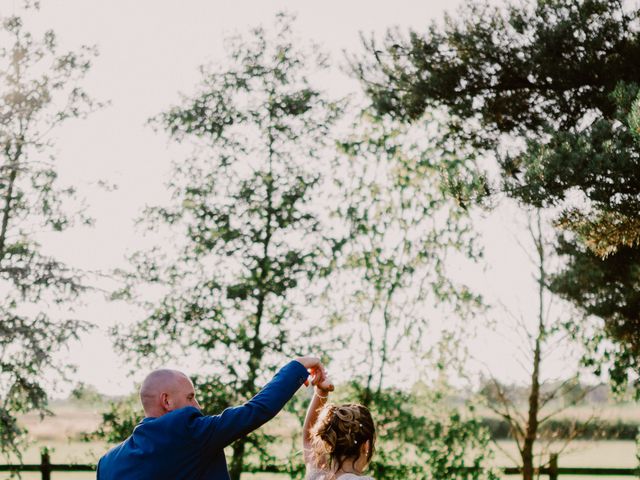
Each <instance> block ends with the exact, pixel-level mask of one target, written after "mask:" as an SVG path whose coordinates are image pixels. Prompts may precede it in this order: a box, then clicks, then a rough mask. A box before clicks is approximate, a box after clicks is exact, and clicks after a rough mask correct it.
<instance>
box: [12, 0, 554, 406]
mask: <svg viewBox="0 0 640 480" xmlns="http://www.w3.org/2000/svg"><path fill="white" fill-rule="evenodd" d="M460 3H461V2H460V1H459V0H447V1H439V0H427V1H424V0H395V1H389V0H375V1H373V0H366V1H365V0H342V1H335V0H328V1H324V2H303V1H300V0H298V1H265V0H254V1H238V0H236V1H234V2H213V1H195V0H183V1H180V2H178V1H168V0H153V1H151V0H134V1H132V0H128V1H125V0H110V1H104V0H102V1H97V0H42V9H41V11H40V13H39V14H38V15H37V17H36V18H34V19H32V20H33V21H32V22H30V23H28V24H27V27H30V26H34V25H38V27H37V28H42V27H46V28H53V29H54V30H55V31H56V32H57V34H58V36H59V39H60V42H61V44H62V45H63V46H65V47H67V48H74V47H77V46H79V45H81V44H96V45H97V46H98V48H99V51H100V56H99V57H98V58H96V60H95V61H94V66H93V68H92V70H91V71H90V73H89V75H88V78H87V80H86V82H85V83H84V85H85V87H86V89H87V90H88V91H89V92H90V93H91V94H92V95H93V96H94V97H95V98H97V99H99V100H103V101H109V102H111V104H110V106H108V107H106V108H105V109H103V110H102V111H99V112H97V113H95V114H93V115H91V116H90V117H89V118H88V119H87V120H82V121H74V122H72V123H69V124H68V125H67V126H66V127H64V128H63V129H61V130H59V131H58V132H57V134H56V144H57V152H58V159H59V165H60V173H61V179H62V181H63V182H65V183H74V184H78V185H79V186H80V189H81V192H82V193H83V194H84V195H85V197H86V199H87V201H88V203H89V204H90V205H91V206H92V208H91V213H92V215H93V216H94V217H95V219H96V221H97V223H96V226H95V227H94V228H85V229H81V230H78V229H76V230H73V231H70V232H66V233H65V234H64V237H63V238H48V237H47V239H46V240H47V248H48V249H49V250H50V251H52V252H53V253H55V254H56V255H58V256H59V257H60V258H61V259H63V260H65V261H67V262H69V263H70V264H72V265H75V266H78V267H81V268H84V269H88V270H110V269H112V268H114V267H117V266H121V265H124V262H123V259H124V257H125V255H126V253H127V252H129V253H131V252H133V251H135V250H136V249H137V248H140V247H141V246H144V240H143V239H141V238H140V235H139V233H137V232H136V231H135V230H134V227H133V219H134V218H135V217H136V216H138V215H139V213H140V212H141V210H142V208H143V207H144V206H145V205H146V204H150V205H153V204H158V203H161V202H162V201H163V200H165V199H166V197H167V192H166V189H165V186H164V182H165V181H166V180H167V178H168V174H169V164H170V161H171V160H172V159H174V160H175V159H176V158H175V156H172V152H171V149H170V148H169V145H168V141H167V139H166V136H165V135H163V134H161V133H160V134H156V133H154V132H153V131H152V130H151V129H150V128H149V127H147V126H145V122H146V120H147V119H148V118H149V117H150V116H152V115H154V114H157V113H159V112H160V111H162V110H164V109H166V108H167V107H168V106H170V105H171V104H173V103H175V102H176V101H177V99H178V93H179V92H184V93H189V92H190V91H192V90H193V86H194V85H195V84H196V83H197V81H198V79H199V74H198V70H197V67H198V66H199V65H201V64H205V63H208V62H209V61H212V60H213V61H215V60H224V51H223V39H224V38H225V37H226V36H228V35H229V34H232V33H235V32H246V31H247V30H248V29H249V28H250V27H253V26H255V25H257V24H260V23H262V24H265V25H266V26H268V25H270V24H271V23H272V19H273V17H274V14H275V13H276V12H278V11H281V10H286V11H288V12H292V13H296V14H297V16H298V21H297V24H296V29H297V32H298V33H299V34H300V35H301V36H303V37H304V38H308V39H310V40H314V41H316V42H319V43H320V44H322V45H323V46H324V48H325V49H326V50H327V51H329V52H330V53H332V55H333V60H334V63H335V62H336V61H337V62H343V57H342V53H341V52H342V50H345V49H346V50H348V51H350V52H354V51H359V50H360V48H361V47H360V40H359V35H360V32H364V33H367V34H368V33H371V32H373V33H375V34H376V35H377V36H381V35H382V34H383V33H384V31H385V30H386V29H387V28H389V27H393V26H399V27H401V28H402V29H406V28H408V27H413V28H416V29H421V28H424V27H425V26H426V25H428V23H429V22H430V21H431V19H433V18H441V16H442V13H443V12H444V10H445V9H449V10H451V9H453V8H455V7H456V6H457V5H459V4H460ZM0 5H1V6H2V11H1V13H2V14H9V13H11V12H12V11H13V10H14V9H15V8H17V7H16V5H20V2H19V1H17V0H15V1H14V0H0ZM326 88H327V89H329V90H332V91H335V92H339V93H345V92H348V91H350V90H353V89H354V88H356V85H355V83H354V82H353V81H352V80H349V79H347V78H346V77H345V76H344V75H341V74H338V73H336V75H335V78H334V79H333V80H332V84H331V85H327V86H326ZM97 180H106V181H108V182H112V183H115V184H117V185H118V190H116V191H115V192H104V191H101V190H100V189H98V188H96V186H95V182H96V181H97ZM516 214H517V213H516V211H515V210H514V209H510V208H502V209H500V210H499V211H497V212H495V213H493V214H491V215H490V216H489V217H488V218H487V219H484V220H482V221H479V228H480V229H481V232H482V233H483V236H484V242H485V244H486V247H487V251H486V263H487V264H488V265H489V266H490V267H489V268H488V269H487V270H486V271H484V272H483V271H481V270H480V269H475V270H468V271H467V270H464V271H458V272H457V276H459V277H460V278H463V279H465V280H468V281H469V282H470V283H471V284H472V285H475V286H477V288H478V289H479V290H481V291H483V292H484V293H485V294H486V295H487V297H488V299H489V301H491V297H492V296H493V298H494V299H495V298H498V297H499V298H501V299H503V301H504V303H507V304H508V305H509V306H510V309H512V310H514V311H516V312H518V311H520V312H522V313H523V314H524V315H525V316H526V315H528V316H531V314H532V312H534V311H535V295H534V294H533V292H534V291H533V284H532V281H531V273H530V272H531V268H530V265H529V264H528V263H527V261H526V258H525V256H524V254H523V253H522V252H521V250H520V248H519V247H518V245H517V242H516V241H515V240H514V236H518V235H522V229H521V228H520V226H518V224H517V222H515V221H514V216H515V215H516ZM79 314H80V315H81V316H84V318H86V319H87V320H90V321H92V322H95V323H96V324H98V325H99V328H98V330H96V331H95V332H94V333H92V334H90V335H87V336H85V337H84V338H83V339H82V342H79V343H74V344H73V345H71V347H70V351H69V352H68V353H67V354H66V357H67V358H69V359H71V360H72V361H73V362H74V363H75V364H77V365H78V372H77V374H75V375H74V379H76V380H78V381H83V382H86V383H89V384H92V385H95V386H96V387H97V388H98V389H99V390H100V391H102V392H105V393H109V394H121V393H126V392H129V391H130V390H131V388H132V385H133V381H134V380H138V381H139V380H140V379H141V377H142V376H144V373H145V372H140V374H139V375H137V376H136V377H135V378H131V377H127V376H126V375H125V371H126V367H125V365H123V363H122V361H121V360H120V358H119V357H118V356H117V355H116V354H115V353H114V352H113V350H112V348H111V342H110V339H109V338H108V337H107V335H106V331H107V329H108V327H109V326H110V325H113V323H114V322H115V321H121V320H122V319H123V318H125V319H126V318H127V316H133V312H132V311H131V310H129V309H128V308H127V307H125V306H122V305H116V304H112V303H108V302H105V301H104V300H102V299H101V297H100V296H99V295H93V296H90V297H88V298H87V305H86V306H85V307H83V308H82V309H81V310H80V311H79ZM507 343H508V342H507V341H505V340H504V339H502V337H501V336H499V335H498V336H495V335H494V336H492V335H490V334H489V333H486V332H485V333H483V334H482V336H481V337H478V338H475V339H470V340H469V345H470V348H472V350H474V352H475V353H476V355H478V356H479V357H482V359H483V361H486V362H487V363H488V364H490V365H491V367H492V369H493V370H494V371H495V372H496V373H497V374H498V375H499V376H500V377H502V378H505V379H522V378H523V374H522V372H521V371H520V370H519V368H518V367H517V365H515V364H514V362H513V361H510V360H509V358H510V355H512V354H513V353H512V352H513V350H512V349H511V348H510V347H508V346H507ZM488 345H489V346H490V348H487V346H488ZM505 359H507V360H506V361H505ZM557 365H559V364H557ZM172 366H175V367H178V368H184V369H185V370H187V371H188V372H191V373H193V372H195V370H196V368H194V366H193V365H180V364H179V363H176V364H175V365H172Z"/></svg>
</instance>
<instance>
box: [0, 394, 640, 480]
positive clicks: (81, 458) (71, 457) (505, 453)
mask: <svg viewBox="0 0 640 480" xmlns="http://www.w3.org/2000/svg"><path fill="white" fill-rule="evenodd" d="M101 410H102V407H87V406H79V405H67V404H63V405H55V406H54V407H53V411H54V412H55V414H56V415H55V416H54V417H50V418H46V419H44V420H40V418H39V417H38V416H36V415H27V416H25V417H23V418H22V422H23V423H24V424H25V425H26V426H27V427H28V428H29V430H30V432H31V434H32V437H33V438H34V443H33V444H32V445H31V446H30V447H29V448H27V449H26V450H25V451H24V452H23V458H24V462H25V463H39V461H40V449H41V448H42V447H45V446H46V447H47V448H49V449H50V451H51V461H52V463H95V462H96V460H97V459H98V458H99V457H100V456H101V455H102V454H103V453H104V452H105V451H106V450H107V449H108V446H107V445H106V444H104V443H100V442H91V443H86V442H81V441H79V435H80V434H81V433H83V432H88V431H92V430H93V429H95V427H96V426H97V425H98V423H99V421H100V411H101ZM608 413H609V414H611V415H613V416H612V418H620V417H625V418H638V417H633V415H636V414H640V409H638V408H631V407H624V408H623V407H620V408H619V409H618V411H616V412H615V413H618V414H619V415H614V414H613V413H612V412H608ZM573 414H574V415H575V416H582V415H586V413H584V412H582V411H576V412H573ZM627 416H628V417H627ZM268 427H269V430H270V432H269V433H272V434H275V435H277V436H281V435H285V436H286V435H290V432H291V431H292V429H296V428H299V424H298V422H297V421H296V420H295V419H293V418H282V417H280V418H279V419H277V420H276V421H275V422H273V423H271V424H270V425H269V426H268ZM280 448H282V447H280ZM558 448H560V444H557V445H552V446H551V450H557V449H558ZM283 452H286V449H285V450H283ZM517 458H518V453H517V449H516V446H515V444H514V443H513V442H511V441H508V440H501V441H499V442H498V443H497V445H496V447H495V459H494V464H495V465H496V466H500V467H505V466H514V465H515V464H516V463H515V460H516V459H517ZM637 465H638V460H637V458H636V445H635V442H632V441H584V440H576V441H574V442H572V443H571V444H570V446H569V447H568V448H567V449H566V450H565V451H563V452H562V453H561V455H560V458H559V466H560V467H617V468H634V467H636V466H637ZM9 478H10V477H9V475H8V474H2V473H0V480H5V479H9ZM22 478H23V479H24V480H40V478H41V477H40V474H38V473H24V474H23V475H22ZM507 478H509V479H513V480H515V479H517V478H518V477H517V476H510V477H507ZM605 478H606V477H593V478H589V477H585V476H583V477H580V480H596V479H598V480H605ZM611 478H613V477H611ZM619 478H624V477H619ZM630 478H632V477H626V479H627V480H630ZM89 479H95V473H81V472H78V473H62V472H61V473H53V474H52V480H89ZM562 479H563V480H577V477H576V478H573V479H572V477H570V476H563V477H562ZM243 480H286V477H284V476H282V475H271V474H254V475H249V474H247V475H244V476H243Z"/></svg>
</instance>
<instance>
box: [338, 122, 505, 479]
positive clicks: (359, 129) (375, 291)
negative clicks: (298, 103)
mask: <svg viewBox="0 0 640 480" xmlns="http://www.w3.org/2000/svg"><path fill="white" fill-rule="evenodd" d="M423 129H426V130H427V131H430V132H432V133H433V137H431V136H429V138H425V137H424V135H423ZM439 138H440V137H439V135H438V123H437V122H436V121H435V120H434V119H433V118H426V117H425V118H424V119H423V120H422V122H421V123H420V125H419V126H416V127H414V128H408V127H406V126H404V125H401V124H398V123H397V122H392V121H389V120H388V119H383V118H381V117H379V116H376V115H375V114H374V112H371V111H364V112H362V113H361V115H360V116H359V117H358V119H357V120H356V122H355V124H354V125H353V127H352V131H351V134H350V135H349V136H348V137H347V138H345V139H343V140H342V141H340V142H339V147H340V154H339V156H338V158H337V160H336V168H335V171H338V172H340V175H339V176H338V177H337V178H336V183H337V187H338V191H339V199H340V200H339V201H338V202H337V203H336V217H337V218H339V219H340V220H342V222H344V225H345V227H346V231H347V234H346V240H345V242H344V244H343V245H342V248H341V249H340V251H339V252H338V254H337V255H336V270H335V272H334V273H335V275H334V281H335V286H334V289H333V291H332V293H331V301H332V305H334V308H335V310H336V312H335V315H334V319H335V320H336V323H337V328H338V329H339V331H341V332H343V335H344V336H345V337H349V340H350V341H349V343H348V345H349V350H350V351H352V352H353V358H352V359H351V360H352V362H353V365H354V366H353V374H351V375H350V376H351V381H352V382H351V383H352V387H353V392H349V393H350V399H351V401H353V399H354V397H355V398H356V399H357V400H358V401H360V402H361V403H363V404H365V405H367V406H368V407H369V408H370V409H371V410H372V411H373V413H374V417H375V418H376V420H377V424H378V427H379V432H378V433H379V437H380V441H379V442H378V446H377V448H376V458H375V460H374V463H373V464H372V467H371V468H372V470H373V476H374V477H375V478H379V479H386V478H400V477H404V478H406V477H410V478H425V477H434V478H484V477H491V475H492V474H491V472H488V471H486V470H485V469H483V468H482V466H484V465H483V463H484V462H483V460H485V458H486V455H487V450H488V448H487V442H488V437H487V436H486V435H485V434H484V433H483V431H482V427H481V425H480V423H479V422H478V421H477V420H476V419H474V418H470V417H469V413H470V412H469V411H466V412H465V414H464V416H461V415H460V412H459V411H458V409H456V408H450V407H449V408H446V407H444V405H443V404H444V403H446V400H445V396H446V395H445V392H444V391H443V390H442V389H441V388H437V387H436V388H434V389H433V390H431V391H430V392H429V393H428V394H426V395H424V396H418V395H417V394H410V393H407V392H402V391H400V390H398V389H396V388H393V387H392V385H393V384H394V383H396V382H398V381H399V380H401V377H402V372H403V371H405V372H406V371H411V372H413V373H415V370H416V369H417V370H419V371H420V372H426V371H431V372H434V371H439V368H438V366H437V364H438V361H441V360H443V358H432V356H431V355H430V350H431V349H436V350H437V346H438V340H437V339H438V337H441V342H444V341H445V340H444V338H448V337H449V336H450V335H454V336H455V335H456V332H457V333H460V332H461V331H462V330H463V329H465V330H467V331H468V329H469V325H468V324H465V320H468V318H466V317H465V313H467V312H468V311H469V310H473V309H475V307H477V306H478V304H479V302H480V299H479V298H478V297H477V296H476V295H473V294H472V293H471V292H470V290H469V289H468V288H467V287H466V286H465V285H462V284H459V283H457V282H455V281H454V280H452V278H451V272H449V271H448V269H447V259H451V258H452V257H455V256H459V257H461V258H467V257H471V259H472V260H475V259H477V257H479V255H480V252H479V251H478V250H477V248H476V246H475V242H474V240H475V238H474V232H473V229H472V228H471V222H470V219H469V216H468V212H467V211H466V209H465V208H463V207H461V206H460V205H459V204H458V203H457V202H456V200H455V198H454V197H453V195H452V194H451V189H452V186H451V181H453V180H455V181H458V179H459V178H460V177H465V178H466V179H467V183H473V180H474V178H473V175H474V173H475V172H474V158H473V157H465V156H462V155H460V152H457V151H455V150H452V146H451V145H447V144H446V143H439ZM456 188H460V189H462V188H468V186H467V185H466V183H465V184H462V183H460V184H459V186H457V187H456ZM460 193H461V192H460ZM438 317H448V318H454V317H459V318H460V321H459V322H456V321H455V320H453V319H451V320H449V321H448V322H446V324H441V323H440V324H439V322H438V321H437V320H436V318H438ZM345 360H346V359H344V360H342V362H344V361H345ZM412 361H413V364H414V368H407V366H408V364H409V365H410V364H411V363H412ZM440 369H441V370H444V369H445V367H444V366H443V364H442V363H440ZM442 375H445V373H444V372H442ZM412 380H413V381H415V380H416V378H415V377H414V378H413V379H412ZM430 381H433V382H434V383H436V382H437V380H434V379H430ZM399 445H401V448H398V446H399ZM471 452H473V453H471ZM440 453H441V454H440ZM471 464H473V465H475V466H477V467H478V469H477V470H474V471H469V470H467V469H466V467H468V466H469V465H471Z"/></svg>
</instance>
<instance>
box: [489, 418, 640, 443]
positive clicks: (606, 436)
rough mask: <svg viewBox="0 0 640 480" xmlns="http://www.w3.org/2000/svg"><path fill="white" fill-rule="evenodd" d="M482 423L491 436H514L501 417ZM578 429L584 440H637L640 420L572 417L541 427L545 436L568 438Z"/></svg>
mask: <svg viewBox="0 0 640 480" xmlns="http://www.w3.org/2000/svg"><path fill="white" fill-rule="evenodd" d="M482 424H483V425H484V426H486V427H487V428H488V429H489V432H490V433H491V436H492V437H493V438H494V439H496V440H499V439H507V438H512V436H511V434H510V432H509V425H508V423H507V422H506V421H505V420H503V419H499V418H487V417H485V418H483V419H482ZM575 431H577V432H578V433H577V435H576V436H575V438H576V439H583V440H635V439H636V437H637V435H638V432H640V421H638V422H636V421H629V420H627V421H623V420H615V421H612V420H602V419H595V420H591V421H589V422H585V421H584V420H575V419H570V418H558V419H550V420H548V421H546V422H545V423H544V424H543V425H542V426H541V427H540V429H539V434H540V435H541V436H544V437H547V438H548V437H552V436H553V437H556V438H568V437H569V436H570V435H571V434H572V432H575Z"/></svg>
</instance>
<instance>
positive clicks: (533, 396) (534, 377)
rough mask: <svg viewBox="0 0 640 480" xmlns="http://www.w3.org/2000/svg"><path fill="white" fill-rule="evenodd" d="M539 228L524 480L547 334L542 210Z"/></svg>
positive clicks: (528, 477)
mask: <svg viewBox="0 0 640 480" xmlns="http://www.w3.org/2000/svg"><path fill="white" fill-rule="evenodd" d="M537 221H538V225H537V226H538V230H537V235H534V243H535V245H536V250H537V253H538V262H539V263H538V275H539V276H538V302H539V304H538V332H537V334H536V343H535V347H534V350H533V371H532V373H531V391H530V393H529V412H528V415H527V428H526V431H525V437H524V441H523V443H522V450H521V457H522V478H523V480H533V474H534V470H533V468H534V467H533V446H534V444H535V441H536V436H537V434H538V414H539V413H540V362H541V358H542V355H541V346H542V342H543V341H544V338H545V335H546V328H545V310H544V306H545V304H544V291H545V288H546V285H545V284H546V270H545V252H544V238H543V236H542V225H541V218H540V212H539V211H538V217H537Z"/></svg>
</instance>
